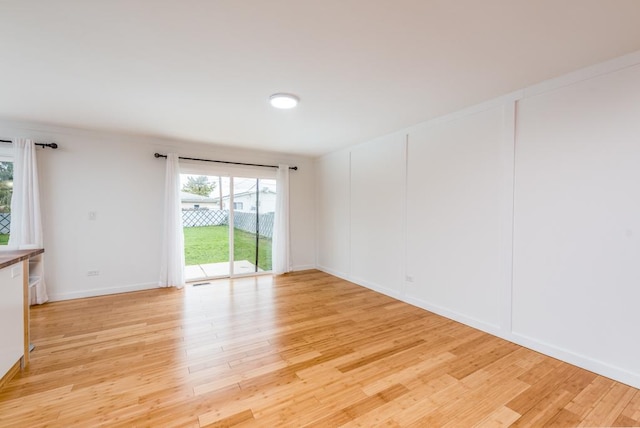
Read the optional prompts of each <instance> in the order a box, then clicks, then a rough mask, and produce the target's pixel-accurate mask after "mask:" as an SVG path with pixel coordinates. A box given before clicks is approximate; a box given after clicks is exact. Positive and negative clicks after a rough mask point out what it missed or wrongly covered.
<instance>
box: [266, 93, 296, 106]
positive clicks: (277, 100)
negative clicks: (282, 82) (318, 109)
mask: <svg viewBox="0 0 640 428" xmlns="http://www.w3.org/2000/svg"><path fill="white" fill-rule="evenodd" d="M299 101H300V98H298V97H296V96H295V95H291V94H283V93H280V94H273V95H271V96H270V97H269V102H270V103H271V105H272V106H274V107H275V108H284V109H287V108H294V107H295V106H297V105H298V102H299Z"/></svg>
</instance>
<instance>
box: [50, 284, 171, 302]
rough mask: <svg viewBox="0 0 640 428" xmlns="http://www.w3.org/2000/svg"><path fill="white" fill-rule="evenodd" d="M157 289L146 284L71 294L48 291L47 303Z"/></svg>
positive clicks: (152, 285) (154, 285)
mask: <svg viewBox="0 0 640 428" xmlns="http://www.w3.org/2000/svg"><path fill="white" fill-rule="evenodd" d="M153 288H159V287H158V283H157V282H147V283H142V284H131V285H123V286H118V287H109V288H93V289H89V290H82V291H74V292H71V293H56V292H53V291H49V293H48V294H49V301H50V302H58V301H61V300H72V299H82V298H84V297H97V296H107V295H109V294H120V293H129V292H131V291H141V290H150V289H153Z"/></svg>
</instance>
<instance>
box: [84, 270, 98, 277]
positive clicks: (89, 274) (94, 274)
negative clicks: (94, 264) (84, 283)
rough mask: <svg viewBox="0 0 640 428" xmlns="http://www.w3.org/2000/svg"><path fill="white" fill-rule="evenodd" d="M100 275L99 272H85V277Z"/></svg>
mask: <svg viewBox="0 0 640 428" xmlns="http://www.w3.org/2000/svg"><path fill="white" fill-rule="evenodd" d="M98 275H100V271H99V270H89V271H87V276H98Z"/></svg>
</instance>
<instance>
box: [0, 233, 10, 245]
mask: <svg viewBox="0 0 640 428" xmlns="http://www.w3.org/2000/svg"><path fill="white" fill-rule="evenodd" d="M8 243H9V234H6V233H0V245H7V244H8Z"/></svg>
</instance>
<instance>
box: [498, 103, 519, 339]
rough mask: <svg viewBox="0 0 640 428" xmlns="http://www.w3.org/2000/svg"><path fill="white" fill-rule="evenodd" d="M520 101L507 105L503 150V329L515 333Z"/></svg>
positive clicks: (505, 107)
mask: <svg viewBox="0 0 640 428" xmlns="http://www.w3.org/2000/svg"><path fill="white" fill-rule="evenodd" d="M516 105H517V101H512V102H511V103H509V104H505V106H504V109H503V118H504V125H503V131H502V132H503V135H502V148H501V150H500V152H501V156H502V176H503V181H502V183H503V184H502V201H503V202H502V207H501V212H502V214H501V217H502V219H501V227H502V230H501V235H502V236H501V245H500V247H501V249H502V251H501V253H502V260H501V265H502V302H501V305H500V306H501V308H502V314H501V325H502V329H503V330H505V331H507V332H511V326H512V318H513V225H514V215H513V214H514V212H513V210H514V202H515V201H514V189H515V145H516Z"/></svg>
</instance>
